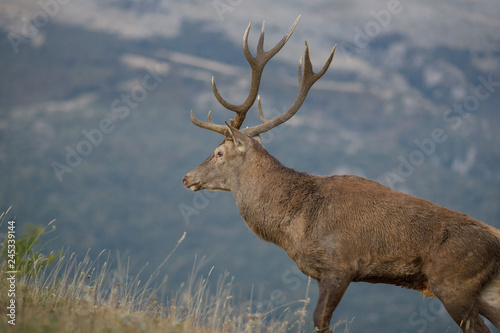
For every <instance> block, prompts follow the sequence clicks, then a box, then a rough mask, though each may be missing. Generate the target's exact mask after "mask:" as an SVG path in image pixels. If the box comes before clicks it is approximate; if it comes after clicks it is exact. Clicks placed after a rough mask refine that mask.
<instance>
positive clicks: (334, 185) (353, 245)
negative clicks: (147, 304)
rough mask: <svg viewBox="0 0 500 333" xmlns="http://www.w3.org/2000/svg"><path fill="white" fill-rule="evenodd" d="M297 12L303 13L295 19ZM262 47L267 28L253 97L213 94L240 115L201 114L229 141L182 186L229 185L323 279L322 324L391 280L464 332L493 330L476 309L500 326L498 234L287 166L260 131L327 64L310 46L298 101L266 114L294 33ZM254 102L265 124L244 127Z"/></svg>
mask: <svg viewBox="0 0 500 333" xmlns="http://www.w3.org/2000/svg"><path fill="white" fill-rule="evenodd" d="M299 18H300V16H299ZM299 18H297V20H296V21H295V23H294V24H293V26H292V27H291V29H290V31H289V32H288V34H287V35H286V36H285V37H283V39H282V40H281V41H280V42H279V43H278V44H277V45H276V46H275V47H274V48H273V49H271V50H270V51H267V52H266V51H264V49H263V44H264V25H263V26H262V32H261V35H260V39H259V41H258V44H257V55H256V56H253V55H252V54H251V53H250V51H249V49H248V34H249V31H250V26H251V23H250V24H249V25H248V28H247V29H246V31H245V34H244V37H243V51H244V53H245V57H246V59H247V61H248V63H249V64H250V67H251V70H252V78H251V86H250V93H249V95H248V97H247V99H246V100H245V102H244V103H243V104H241V105H234V104H231V103H229V102H227V101H226V100H224V99H223V98H222V97H221V95H220V94H219V92H218V90H217V87H216V85H215V82H214V81H213V79H212V86H213V91H214V94H215V97H216V98H217V100H218V101H219V102H220V103H221V104H222V105H223V106H224V107H225V108H226V109H228V110H230V111H233V112H235V113H236V115H235V117H234V119H231V120H230V124H228V123H227V122H226V123H225V125H219V124H215V123H214V122H213V121H212V120H211V118H210V112H209V113H208V120H207V121H206V122H205V121H200V120H198V119H196V118H195V117H194V115H193V111H191V121H192V122H193V124H195V125H196V126H199V127H202V128H205V129H208V130H211V131H214V132H217V133H220V134H222V135H224V137H225V139H224V141H223V142H222V143H221V144H220V145H219V146H218V147H217V148H216V149H215V151H214V152H213V153H212V154H211V155H210V156H209V157H208V158H207V159H206V160H205V161H204V162H203V163H201V164H200V165H199V166H197V167H196V168H195V169H194V170H193V171H191V172H189V173H188V174H187V175H186V176H185V178H184V180H183V182H184V185H185V186H186V187H188V188H189V189H191V190H193V191H198V190H202V189H206V190H212V191H231V192H232V193H233V195H234V197H235V198H236V203H237V205H238V210H239V212H240V214H241V216H242V217H243V219H244V220H245V222H246V224H247V226H248V227H249V229H251V230H252V231H253V232H255V233H256V234H257V235H258V236H259V237H260V238H262V239H264V240H266V241H268V242H272V243H274V244H276V245H278V246H280V247H281V248H283V249H284V250H285V251H286V252H287V253H288V255H289V256H290V258H292V259H293V260H294V261H295V262H296V263H297V266H298V267H299V269H300V270H301V271H302V272H304V274H306V275H308V276H310V277H313V278H314V279H316V280H317V282H318V287H319V299H318V303H317V305H316V308H315V310H314V314H313V319H314V325H315V327H316V329H317V330H318V331H320V332H329V331H330V328H329V325H330V321H331V318H332V315H333V311H334V310H335V308H336V307H337V305H338V304H339V302H340V299H341V298H342V295H343V294H344V292H345V291H346V289H347V287H348V286H349V284H350V283H351V282H353V281H354V282H357V281H365V282H371V283H388V284H393V285H397V286H402V287H406V288H410V289H415V290H418V291H421V292H422V293H423V294H424V295H425V296H432V297H438V298H439V299H440V300H441V301H442V303H443V304H444V307H445V308H446V310H447V311H448V313H449V314H450V316H451V317H452V318H453V319H454V321H455V322H456V323H457V324H458V325H459V326H460V328H461V329H462V331H464V332H489V330H488V328H487V326H486V325H485V323H484V322H483V320H482V319H481V317H480V316H479V315H483V316H484V317H486V318H488V319H489V320H490V321H491V322H492V323H493V324H494V325H495V326H496V327H498V328H500V230H498V229H495V228H493V227H491V226H488V225H486V224H484V223H482V222H480V221H478V220H475V219H473V218H471V217H469V216H467V215H465V214H461V213H458V212H455V211H452V210H449V209H446V208H444V207H441V206H438V205H436V204H433V203H431V202H429V201H426V200H423V199H420V198H417V197H414V196H411V195H408V194H404V193H401V192H398V191H395V190H392V189H390V188H388V187H385V186H383V185H381V184H378V183H376V182H374V181H372V180H368V179H364V178H361V177H356V176H315V175H309V174H306V173H303V172H299V171H295V170H293V169H291V168H287V167H285V166H284V165H282V164H281V163H280V162H279V161H278V160H277V159H276V158H274V157H273V156H271V154H269V153H268V152H267V151H266V150H265V149H264V148H263V147H262V145H261V142H260V140H259V139H258V137H257V136H258V135H259V134H261V133H264V132H266V131H269V130H270V129H272V128H274V127H276V126H278V125H280V124H282V123H284V122H285V121H287V120H288V119H290V118H291V117H292V116H293V115H294V114H295V113H296V112H297V110H298V109H299V108H300V106H301V105H302V103H303V102H304V99H305V98H306V95H307V93H308V91H309V89H310V88H311V86H312V85H313V84H314V83H315V82H316V81H317V80H318V79H319V78H320V77H321V76H322V75H323V74H324V73H325V72H326V70H327V69H328V67H329V65H330V63H331V61H332V58H333V54H334V51H335V47H334V48H333V50H332V52H331V54H330V56H329V58H328V60H327V61H326V64H325V65H324V66H323V68H322V69H321V70H320V71H319V72H318V73H314V72H313V68H312V64H311V60H310V58H309V50H308V47H307V43H306V46H305V54H304V57H303V58H301V60H300V64H299V92H298V94H297V97H296V99H295V102H294V103H293V104H292V106H291V107H290V108H289V109H288V110H287V111H285V112H284V113H283V114H281V115H279V116H277V117H276V118H274V119H270V120H268V119H266V118H265V117H264V115H263V112H262V107H261V103H260V98H257V94H258V90H259V83H260V79H261V76H262V71H263V69H264V66H265V64H266V63H267V62H268V61H269V59H271V58H272V57H273V56H274V55H275V54H276V53H278V52H279V51H280V49H281V48H282V47H283V45H285V43H286V42H287V41H288V39H289V38H290V36H291V34H292V32H293V30H294V29H295V26H296V24H297V23H298V20H299ZM255 99H258V102H257V106H258V112H259V116H260V119H261V121H262V124H259V125H256V126H253V127H249V128H248V127H247V128H244V129H240V127H241V125H242V123H243V121H244V119H245V116H246V114H247V112H248V110H249V109H250V107H251V106H252V105H253V104H254V102H255Z"/></svg>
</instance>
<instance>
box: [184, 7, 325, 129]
mask: <svg viewBox="0 0 500 333" xmlns="http://www.w3.org/2000/svg"><path fill="white" fill-rule="evenodd" d="M299 19H300V15H299V17H297V19H296V20H295V22H294V23H293V25H292V27H291V28H290V30H289V31H288V33H287V34H286V35H285V36H284V37H283V38H282V39H281V41H280V42H279V43H278V44H276V46H274V47H273V48H272V49H271V50H269V51H264V28H265V22H264V23H262V31H261V33H260V38H259V42H258V44H257V55H256V56H255V57H254V56H252V54H251V53H250V51H249V49H248V34H249V32H250V27H251V26H252V22H250V24H249V25H248V27H247V29H246V31H245V34H244V36H243V52H244V54H245V58H246V59H247V61H248V63H249V64H250V68H251V70H252V80H251V84H250V92H249V94H248V97H247V98H246V100H245V101H244V102H243V104H240V105H235V104H231V103H229V102H227V101H226V100H225V99H224V98H222V97H221V95H220V94H219V91H218V90H217V86H216V85H215V80H214V78H213V77H212V88H213V91H214V95H215V97H216V98H217V100H218V101H219V103H220V104H221V105H222V106H224V107H225V108H226V109H228V110H230V111H233V112H235V113H236V116H235V118H234V119H231V121H230V124H231V126H232V127H234V128H237V129H239V128H240V127H241V125H242V124H243V121H244V120H245V117H246V114H247V112H248V110H249V109H250V108H251V107H252V105H253V104H254V103H255V99H256V98H257V95H258V93H259V85H260V80H261V77H262V72H263V70H264V67H265V65H266V64H267V62H268V61H269V60H270V59H271V58H272V57H273V56H275V55H276V54H277V53H278V52H279V51H280V50H281V49H282V48H283V46H284V45H285V44H286V42H287V41H288V39H289V38H290V36H291V35H292V33H293V31H294V30H295V26H296V25H297V23H298V22H299ZM334 52H335V47H334V48H333V50H332V53H331V54H330V57H329V58H328V60H327V62H326V64H325V65H324V66H323V68H322V69H321V71H319V72H318V73H314V72H313V70H312V64H311V59H310V57H309V49H308V47H307V42H306V49H305V54H304V59H305V64H304V69H303V70H302V62H303V58H301V59H300V63H299V92H298V94H297V98H296V99H295V102H294V103H293V104H292V106H291V107H290V109H288V110H287V111H286V112H285V113H283V114H282V115H280V116H278V117H276V118H274V119H272V120H267V119H265V117H264V115H263V113H262V106H261V104H260V98H259V100H258V109H259V117H260V119H261V121H262V124H260V125H257V126H254V127H251V128H245V129H243V131H244V132H245V134H247V135H249V136H255V135H258V134H261V133H264V132H266V131H269V130H270V129H272V128H274V127H276V126H278V125H280V124H282V123H284V122H285V121H287V120H288V119H290V118H291V117H292V116H293V115H294V114H295V113H296V112H297V111H298V109H299V108H300V106H301V105H302V103H303V102H304V100H305V98H306V96H307V93H308V92H309V89H310V88H311V86H312V85H313V84H314V83H315V82H316V81H317V80H318V79H319V78H320V77H321V76H323V74H324V73H325V72H326V70H327V69H328V67H329V66H330V63H331V62H332V58H333V54H334ZM210 115H211V111H209V112H208V117H207V121H201V120H198V119H196V118H195V117H194V113H193V110H191V122H192V123H193V124H195V125H196V126H199V127H202V128H205V129H208V130H211V131H214V132H217V133H221V134H223V135H225V136H228V135H229V131H228V127H227V126H226V125H219V124H215V123H214V122H212V119H211V117H210Z"/></svg>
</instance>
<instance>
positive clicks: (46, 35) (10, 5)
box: [0, 0, 500, 332]
mask: <svg viewBox="0 0 500 333" xmlns="http://www.w3.org/2000/svg"><path fill="white" fill-rule="evenodd" d="M299 14H301V15H302V17H301V19H300V22H299V24H298V26H297V28H296V30H295V32H294V34H293V36H292V38H291V39H290V40H289V41H288V44H287V45H286V46H285V47H284V48H283V50H282V51H281V52H280V53H279V54H278V55H277V56H276V57H275V58H274V59H273V60H271V62H270V63H269V64H268V65H267V67H266V71H265V72H264V75H263V79H262V85H261V91H260V95H261V98H262V103H263V107H264V109H265V110H266V111H265V112H266V113H267V114H268V115H269V117H271V116H272V115H273V114H277V113H278V112H283V110H285V109H286V108H287V107H288V106H290V105H291V103H292V102H293V100H294V99H295V95H296V92H297V78H296V71H297V66H298V62H299V58H300V56H301V55H302V54H303V48H304V40H307V41H308V44H309V47H310V51H311V57H312V62H313V65H314V66H315V69H318V68H319V67H320V66H322V65H323V63H324V61H325V60H326V58H327V56H328V53H329V52H330V51H331V48H332V47H333V45H334V44H337V45H338V46H337V51H336V54H335V58H334V60H333V63H332V66H331V68H330V70H329V71H328V72H327V74H326V75H325V76H324V77H323V78H322V80H320V81H319V82H318V83H317V84H316V85H315V86H314V87H313V89H312V90H311V91H310V93H309V96H308V98H307V100H306V102H305V103H304V105H303V106H302V109H301V110H300V111H299V112H298V114H297V115H296V116H295V117H294V118H292V120H290V121H289V123H287V124H284V125H282V126H280V127H279V128H277V129H275V130H274V131H272V132H270V133H268V134H265V135H263V140H264V145H265V147H266V148H267V149H268V150H269V151H270V152H271V153H272V154H273V155H274V156H276V157H277V158H278V159H279V160H280V161H281V162H282V163H283V164H285V165H287V166H290V167H293V168H295V169H298V170H301V171H307V172H310V173H314V174H322V175H330V174H357V175H361V176H364V177H367V178H370V179H375V180H377V181H379V182H381V183H382V184H384V185H387V186H390V187H393V188H395V189H397V190H400V191H403V192H406V193H410V194H413V195H416V196H419V197H422V198H425V199H428V200H430V201H433V202H435V203H437V204H440V205H443V206H445V207H448V208H451V209H454V210H457V211H460V212H463V213H466V214H468V215H470V216H472V217H474V218H477V219H479V220H482V221H484V222H485V223H488V224H491V225H494V226H496V227H500V206H499V204H498V203H499V199H500V169H499V164H500V135H499V133H500V115H499V107H498V106H499V105H500V92H499V91H500V35H499V33H498V32H499V31H500V15H499V14H500V4H499V3H498V1H496V0H481V1H474V2H471V3H468V2H456V1H440V2H439V3H436V2H435V1H431V0H426V1H418V2H417V1H409V0H401V1H399V0H388V1H366V0H359V1H341V2H335V3H333V2H331V1H326V0H315V1H308V2H304V1H274V2H272V3H270V2H267V1H261V0H257V1H244V0H237V1H234V0H231V1H229V0H214V1H162V0H127V1H117V0H112V1H105V2H102V1H97V0H92V1H90V0H88V1H80V0H72V1H69V0H40V1H38V2H33V1H28V0H16V1H11V0H8V1H2V2H1V3H0V30H1V35H2V36H3V37H2V38H1V39H0V73H1V76H0V168H1V173H0V185H1V186H0V203H1V205H2V206H1V208H2V211H5V210H6V209H7V208H8V207H9V206H12V207H13V208H12V210H11V213H12V214H13V215H15V216H16V217H17V220H18V226H19V227H20V228H21V229H22V228H23V226H25V225H27V224H28V223H35V224H46V223H48V222H49V221H51V220H52V219H56V225H57V230H56V232H55V237H56V239H55V240H53V241H51V242H49V243H48V244H47V245H46V248H47V250H51V249H60V248H61V247H65V248H67V247H69V248H70V249H71V251H75V252H76V253H78V254H79V255H83V254H84V253H86V252H87V251H88V250H89V249H90V253H91V255H92V254H94V255H95V256H97V255H98V254H99V253H100V252H101V251H102V250H103V249H108V250H111V252H112V254H113V256H115V255H116V257H117V259H116V262H118V261H120V260H125V261H126V262H128V263H129V266H130V270H129V274H131V275H134V274H138V273H139V271H140V270H141V269H143V272H142V273H141V274H145V275H146V276H148V275H147V274H148V272H152V271H153V270H154V269H155V268H156V267H158V266H159V265H160V264H161V262H162V261H163V260H164V259H165V257H166V255H167V254H168V253H169V252H170V250H171V249H172V248H173V247H174V246H175V244H176V243H177V240H178V239H179V238H180V237H181V236H182V234H183V232H184V231H186V232H187V236H186V239H185V241H184V242H183V243H182V244H181V246H179V248H178V249H177V251H176V253H175V255H174V256H173V257H172V258H171V259H170V260H169V262H168V265H167V266H166V267H165V268H164V274H167V275H168V276H169V280H168V281H169V284H170V285H171V286H172V293H173V294H175V290H176V288H177V286H178V285H180V284H181V283H183V282H184V281H186V279H187V276H188V275H189V274H190V273H191V271H192V269H193V265H194V263H195V260H196V264H195V265H196V267H197V272H198V273H199V274H200V275H204V276H206V275H207V274H208V272H209V271H210V269H211V268H212V267H213V266H215V268H214V271H213V272H212V276H213V277H214V278H213V279H214V284H215V281H216V276H218V275H221V274H223V273H224V272H225V271H228V272H229V273H230V275H232V276H234V281H235V286H236V288H237V290H236V293H237V295H238V296H239V297H240V299H241V300H242V302H244V301H247V300H248V299H250V297H252V298H253V300H254V302H255V304H257V303H258V302H260V304H261V310H268V311H269V310H273V309H274V310H275V312H276V315H277V316H279V313H280V311H282V310H283V308H284V307H285V305H286V304H288V303H290V302H293V301H295V300H298V299H301V298H303V297H304V295H305V290H306V286H307V278H306V277H305V276H304V275H303V274H302V273H300V272H299V271H298V270H297V268H296V266H295V264H294V263H293V261H292V260H291V259H289V258H288V257H287V255H286V253H285V252H284V251H282V250H281V249H279V248H278V247H276V246H274V245H272V244H268V243H265V242H263V241H261V240H259V239H258V238H257V237H256V236H255V235H253V234H252V233H251V232H250V231H249V230H248V229H247V227H246V226H245V223H244V221H243V219H242V218H241V217H240V216H239V214H238V211H237V208H236V205H235V202H234V198H233V197H232V195H231V194H230V193H219V194H218V193H214V192H204V191H201V192H197V193H193V192H191V191H189V190H187V189H185V188H184V186H183V185H182V178H183V177H184V175H185V174H186V173H187V172H189V171H190V170H191V169H192V168H194V167H195V166H196V165H198V164H199V163H200V162H201V161H203V160H204V159H205V158H206V157H207V156H208V155H209V154H210V153H211V152H212V150H213V149H214V148H215V147H216V145H217V144H218V143H219V142H220V141H221V140H222V137H221V136H220V135H217V134H215V133H212V132H209V131H206V130H202V129H199V128H197V127H195V126H194V125H192V124H191V122H190V119H189V111H190V110H191V109H193V110H194V112H195V114H196V116H197V117H198V118H199V119H203V118H204V117H205V116H206V114H207V112H208V110H210V109H211V110H213V119H214V121H215V122H218V123H223V122H224V120H228V119H229V117H232V116H233V115H232V114H230V112H228V111H226V110H223V108H222V107H221V106H219V105H218V104H217V102H216V100H215V98H214V97H213V94H212V88H211V83H210V82H211V78H212V75H213V76H215V79H216V82H217V85H218V88H219V91H220V92H221V94H222V95H223V96H224V97H225V98H226V99H228V100H229V101H232V102H233V103H236V104H238V103H241V102H242V101H243V100H244V98H245V97H246V94H247V93H248V89H249V82H250V70H249V69H248V64H247V63H246V60H245V58H244V56H243V52H242V49H241V40H242V36H243V32H244V31H245V28H246V27H247V24H248V22H249V21H252V22H253V26H252V29H251V32H250V38H249V39H250V49H251V50H252V51H253V52H255V47H256V42H257V39H258V36H259V31H260V26H261V23H262V21H264V20H265V21H266V42H265V48H266V49H269V48H271V47H272V46H274V44H275V43H277V42H278V41H279V39H281V37H282V36H283V35H285V34H286V32H287V31H288V29H289V28H290V26H291V25H292V23H293V22H294V20H295V19H296V18H297V16H298V15H299ZM254 111H255V112H254ZM254 111H251V112H253V113H254V114H252V116H249V117H248V118H249V119H247V124H256V123H257V122H258V118H257V117H256V115H255V114H256V110H254ZM125 258H126V259H125ZM195 258H196V259H195ZM315 289H316V286H315V283H313V286H312V287H311V304H310V305H309V307H308V309H309V311H310V312H312V309H313V307H314V304H315V301H316V297H317V295H316V290H315ZM255 304H254V305H255ZM353 318H354V319H353ZM337 320H346V321H349V322H350V321H351V320H352V324H351V332H366V331H378V332H382V331H383V332H422V331H425V332H444V331H446V330H447V329H450V327H451V331H455V330H458V328H457V327H456V326H454V324H453V323H452V321H451V319H450V318H449V316H448V315H447V314H446V312H445V311H444V309H443V307H442V305H441V304H440V303H439V302H437V301H436V300H432V299H423V298H422V296H421V295H420V294H419V293H417V292H414V291H408V290H404V289H401V288H397V287H393V286H384V285H376V286H375V285H369V284H362V283H361V284H352V285H351V287H350V288H349V290H348V292H347V293H346V295H345V296H344V299H343V300H342V302H341V304H340V306H339V308H338V309H337V311H336V312H335V315H334V321H333V322H335V321H337Z"/></svg>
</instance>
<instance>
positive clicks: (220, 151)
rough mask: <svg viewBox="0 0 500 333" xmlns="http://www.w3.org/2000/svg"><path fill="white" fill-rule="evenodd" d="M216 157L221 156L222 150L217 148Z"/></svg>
mask: <svg viewBox="0 0 500 333" xmlns="http://www.w3.org/2000/svg"><path fill="white" fill-rule="evenodd" d="M216 155H217V157H222V155H224V153H223V152H222V150H219V151H218V152H217V153H216Z"/></svg>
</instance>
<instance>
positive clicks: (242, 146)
mask: <svg viewBox="0 0 500 333" xmlns="http://www.w3.org/2000/svg"><path fill="white" fill-rule="evenodd" d="M226 126H227V128H228V130H229V135H228V136H227V139H229V140H231V141H233V142H234V145H235V146H236V148H237V149H238V150H239V151H240V152H242V153H244V152H245V151H247V149H248V147H249V141H248V136H247V135H246V134H244V133H243V132H241V131H240V130H239V129H237V128H235V127H232V126H231V125H229V124H228V123H227V122H226Z"/></svg>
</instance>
